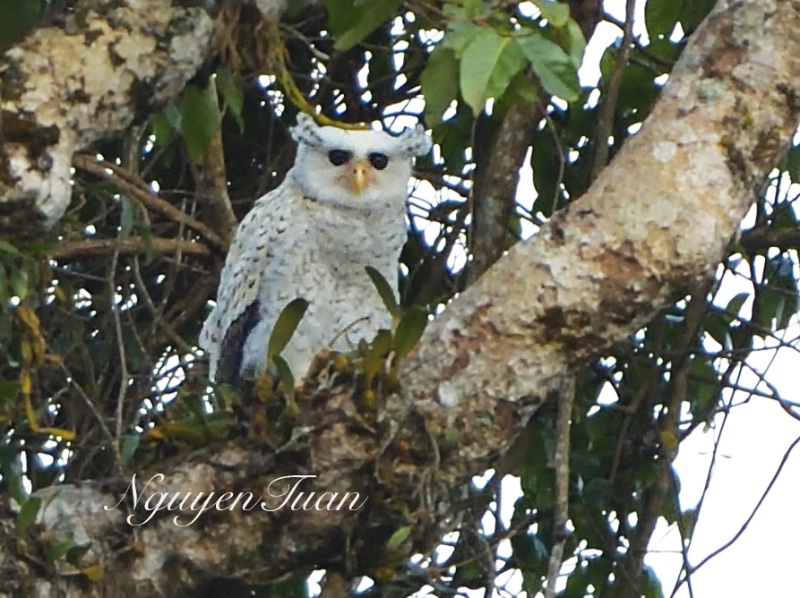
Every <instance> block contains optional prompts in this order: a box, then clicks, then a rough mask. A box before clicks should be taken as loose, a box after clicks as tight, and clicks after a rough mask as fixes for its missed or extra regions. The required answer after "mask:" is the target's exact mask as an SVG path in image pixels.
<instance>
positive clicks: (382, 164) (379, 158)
mask: <svg viewBox="0 0 800 598" xmlns="http://www.w3.org/2000/svg"><path fill="white" fill-rule="evenodd" d="M368 157H369V163H370V164H372V167H373V168H374V169H375V170H383V169H384V168H386V166H387V165H388V164H389V156H387V155H386V154H381V153H380V152H372V153H371V154H370V155H369V156H368Z"/></svg>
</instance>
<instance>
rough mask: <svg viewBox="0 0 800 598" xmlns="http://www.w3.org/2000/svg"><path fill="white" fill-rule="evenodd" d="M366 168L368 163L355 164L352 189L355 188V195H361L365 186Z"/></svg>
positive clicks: (361, 161) (359, 162)
mask: <svg viewBox="0 0 800 598" xmlns="http://www.w3.org/2000/svg"><path fill="white" fill-rule="evenodd" d="M368 168H369V162H367V161H366V160H360V161H358V162H356V164H355V166H354V168H353V187H355V190H356V193H358V194H361V192H362V191H363V190H364V189H365V188H366V186H367V175H368V171H367V169H368Z"/></svg>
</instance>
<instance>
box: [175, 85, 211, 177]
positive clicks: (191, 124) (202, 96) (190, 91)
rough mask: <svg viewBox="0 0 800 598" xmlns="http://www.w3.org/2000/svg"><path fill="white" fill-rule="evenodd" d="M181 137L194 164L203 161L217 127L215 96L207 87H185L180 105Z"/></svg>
mask: <svg viewBox="0 0 800 598" xmlns="http://www.w3.org/2000/svg"><path fill="white" fill-rule="evenodd" d="M180 111H181V135H183V140H184V142H185V143H186V149H187V150H188V151H189V156H190V157H191V159H192V161H193V162H194V163H195V164H199V163H200V162H202V161H203V156H204V155H205V153H206V149H208V145H209V144H210V143H211V140H212V139H213V138H214V134H215V133H216V132H217V127H219V108H218V107H217V97H216V94H212V93H211V90H210V88H209V86H206V87H205V88H202V89H201V88H200V87H198V86H197V85H187V86H186V89H184V90H183V98H182V99H181V105H180Z"/></svg>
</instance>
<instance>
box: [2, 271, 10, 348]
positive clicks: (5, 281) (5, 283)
mask: <svg viewBox="0 0 800 598" xmlns="http://www.w3.org/2000/svg"><path fill="white" fill-rule="evenodd" d="M7 304H8V277H7V276H6V267H5V266H4V265H3V264H2V263H0V314H2V313H3V311H4V309H5V307H6V305H7ZM0 344H2V342H0Z"/></svg>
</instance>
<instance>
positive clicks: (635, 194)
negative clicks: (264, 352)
mask: <svg viewBox="0 0 800 598" xmlns="http://www.w3.org/2000/svg"><path fill="white" fill-rule="evenodd" d="M201 20H202V19H201ZM101 22H105V21H101ZM192 22H194V23H197V22H198V21H192ZM798 28H800V0H760V1H756V0H752V1H741V0H721V1H720V2H719V4H718V6H717V8H716V9H715V11H714V12H713V13H712V14H711V16H710V17H709V18H708V19H707V21H706V22H705V23H704V24H703V25H702V26H701V27H700V28H699V29H698V30H697V32H696V33H695V34H694V36H693V37H692V39H691V41H690V43H689V45H688V47H687V48H686V50H685V52H684V53H683V55H682V57H681V59H680V61H679V63H678V65H677V66H676V67H675V70H674V71H673V74H672V77H671V78H670V81H669V82H668V84H667V85H666V87H665V88H664V91H663V94H662V97H661V99H660V101H659V102H658V104H657V106H656V107H655V109H654V110H653V113H652V114H651V115H650V117H649V118H648V119H647V121H646V122H645V124H644V126H643V127H642V129H641V131H640V132H639V133H638V134H637V135H636V136H635V137H634V138H633V139H631V140H630V141H629V142H628V143H627V144H626V145H625V147H624V148H623V149H622V151H621V152H620V153H619V154H618V156H617V157H616V158H615V159H614V161H613V162H612V163H611V164H610V165H609V166H608V167H607V168H606V169H605V170H604V171H603V172H602V173H601V174H600V176H599V178H598V179H597V181H596V182H595V184H594V185H593V186H592V188H591V189H590V190H589V192H588V193H587V194H586V195H585V196H584V197H583V198H581V199H580V200H578V201H576V202H575V203H573V204H571V205H570V206H569V207H568V208H566V209H564V210H562V211H561V212H558V213H557V214H555V215H554V217H553V218H552V220H551V221H550V222H549V223H548V224H547V225H545V226H544V227H543V228H542V230H541V231H540V233H539V234H538V235H537V236H536V237H535V238H534V239H532V240H531V241H530V242H526V243H521V244H519V245H517V246H515V247H514V248H513V249H512V250H511V251H510V252H509V254H508V255H506V256H504V257H503V258H501V259H500V260H499V261H498V262H497V263H496V264H495V266H494V267H492V268H490V269H489V270H488V271H487V272H486V273H485V274H484V276H482V277H481V278H480V280H478V281H477V282H476V284H475V285H473V286H472V287H470V288H469V289H468V290H467V291H465V292H464V293H463V294H462V295H461V296H459V297H458V298H457V299H456V300H455V301H453V303H452V305H450V306H449V307H448V309H447V310H446V311H445V312H444V313H443V314H442V315H441V316H440V317H439V318H437V320H436V321H434V322H433V323H432V324H431V325H430V326H429V329H428V330H427V331H426V333H425V335H424V337H423V340H422V342H421V343H420V345H419V347H418V348H417V349H416V350H415V352H413V353H412V354H411V356H409V358H407V360H406V361H405V362H404V363H403V364H402V367H401V370H400V374H401V375H400V383H401V389H400V391H399V392H398V393H397V394H396V395H394V396H392V397H390V398H389V400H388V401H387V402H386V404H385V406H382V408H381V410H380V413H379V416H378V421H377V422H376V423H375V424H374V426H370V425H366V426H365V425H363V423H361V424H359V423H356V422H355V420H354V418H353V417H352V414H353V413H354V410H355V406H354V403H358V402H359V400H358V399H356V398H353V395H354V394H355V392H354V390H353V388H352V386H351V385H349V384H348V381H347V380H348V379H347V377H346V376H345V377H344V378H342V379H341V381H340V382H338V383H337V385H335V386H334V387H330V384H329V380H328V382H326V381H325V379H324V377H323V378H315V379H312V380H311V381H309V382H308V383H307V384H306V387H305V388H304V389H303V390H301V391H300V392H299V395H298V404H299V405H300V408H301V412H300V416H298V417H299V419H298V421H297V422H296V423H295V427H294V430H295V432H294V437H293V440H292V441H291V443H290V444H289V445H286V446H284V447H282V448H281V449H280V450H278V451H274V450H273V451H267V450H263V449H260V448H259V447H258V446H257V445H256V446H254V445H253V443H250V444H248V443H242V442H240V441H235V442H234V441H231V442H228V443H217V444H212V445H211V446H209V447H206V448H204V449H202V450H201V451H198V452H196V453H193V454H192V455H190V456H188V457H185V456H184V457H183V458H181V459H180V460H179V461H177V462H174V463H163V464H161V465H160V469H159V472H160V473H163V474H164V475H165V479H164V480H163V482H161V483H160V484H158V485H157V486H158V488H159V489H160V490H162V491H170V492H174V491H183V492H187V491H191V492H194V493H197V492H209V491H214V492H217V493H218V495H219V493H222V492H225V491H231V492H234V493H236V492H239V491H251V492H253V493H254V494H258V495H260V496H267V495H268V492H267V488H268V487H269V483H270V482H271V481H273V480H275V479H276V478H278V477H280V476H284V475H301V474H309V475H318V477H317V478H316V479H314V480H309V483H308V484H307V485H306V486H303V490H304V491H311V490H317V491H322V490H327V491H331V492H333V491H338V492H348V491H349V492H359V493H362V496H367V497H368V500H367V502H366V504H365V506H364V507H363V508H361V509H359V510H357V512H351V511H349V510H346V509H345V510H332V511H325V510H323V511H316V510H309V511H303V510H300V511H296V510H292V509H290V508H288V507H287V508H284V509H281V510H279V511H276V512H271V513H270V512H264V511H262V510H261V509H254V510H253V511H250V512H244V511H242V510H241V509H235V510H234V511H232V512H229V511H222V512H208V513H206V514H204V515H203V516H202V517H203V519H202V521H201V522H197V523H194V524H192V525H189V526H186V527H180V526H178V525H176V524H175V522H174V521H173V517H174V516H175V515H181V517H182V519H181V520H180V521H183V522H184V523H185V522H186V521H187V520H190V519H191V518H192V517H193V516H194V515H195V513H193V512H182V513H178V512H174V511H173V512H169V513H160V514H158V515H157V516H156V517H154V518H153V519H152V520H151V521H150V522H148V523H147V524H146V525H144V526H141V527H133V526H131V525H129V524H128V523H127V522H126V520H125V517H126V516H127V515H128V513H129V512H130V511H126V510H125V506H126V505H127V506H128V507H130V505H131V504H132V501H131V496H130V493H129V494H128V495H127V498H126V499H125V500H124V501H123V502H122V504H121V505H120V506H119V507H118V508H116V509H113V510H110V511H105V510H103V506H113V505H115V504H117V503H118V502H119V500H120V496H121V495H122V493H123V491H124V488H125V487H126V486H127V484H128V482H129V480H124V481H123V482H122V484H118V485H117V486H116V487H114V488H112V487H109V486H101V485H91V484H87V485H83V486H80V487H71V486H65V487H54V488H48V489H47V490H46V491H42V492H41V495H42V496H43V497H45V498H46V500H44V501H43V503H42V507H41V509H40V511H39V513H38V516H37V523H36V524H35V525H34V526H32V527H31V528H29V530H28V531H27V533H26V534H25V537H24V538H23V539H22V541H20V540H19V539H18V538H17V537H16V533H15V529H14V524H13V522H12V521H11V520H10V519H9V518H8V517H6V518H5V520H2V519H0V571H2V575H0V595H3V594H5V595H14V596H43V595H52V594H53V593H54V592H55V589H56V587H57V589H58V591H59V595H62V596H100V595H125V593H127V594H128V595H151V594H154V593H155V594H162V595H183V594H186V593H187V592H188V591H189V589H190V588H192V587H194V586H196V585H197V584H199V583H200V582H201V581H202V580H203V579H207V578H213V577H221V576H248V577H249V578H252V577H257V578H259V579H274V578H276V577H279V576H280V575H281V574H283V573H286V572H288V571H296V572H304V571H307V570H308V569H309V568H312V567H325V568H332V569H338V570H341V571H343V572H344V573H345V574H346V575H347V576H350V575H353V574H357V573H364V572H367V573H369V572H370V571H371V570H372V568H374V567H377V566H385V564H386V561H387V560H390V561H391V560H394V561H397V562H401V561H402V560H403V558H404V557H405V556H406V555H407V554H409V553H411V552H413V551H415V550H424V549H426V548H429V547H430V546H431V545H432V544H433V543H435V542H436V540H437V538H438V537H439V533H440V532H441V530H442V528H443V527H445V526H446V525H447V523H446V521H447V519H448V516H450V515H451V514H452V511H453V509H454V508H455V507H454V504H455V502H456V499H457V497H454V496H453V495H452V492H453V489H454V488H458V487H460V484H462V483H463V482H464V481H465V480H467V479H468V478H469V477H470V476H471V475H474V474H476V473H478V472H481V471H483V470H484V469H485V468H487V467H489V466H491V464H492V463H493V460H494V459H495V458H496V456H497V455H499V454H501V453H502V452H503V451H504V450H505V449H506V448H507V447H508V445H509V443H510V441H511V440H512V439H513V437H514V435H515V433H516V432H518V431H519V430H520V429H521V427H522V426H523V425H524V424H525V423H526V421H527V420H528V419H529V418H530V417H531V416H532V415H533V414H534V413H535V411H536V409H537V407H538V406H539V405H540V404H541V403H542V402H543V401H544V400H545V399H546V398H547V396H548V394H549V392H550V391H551V390H555V389H557V388H558V387H559V385H560V381H561V380H562V379H563V377H564V376H565V375H567V374H568V373H569V372H570V370H571V368H574V367H577V366H579V365H580V364H582V363H585V362H586V360H588V359H590V358H592V357H596V356H598V355H599V354H600V353H601V352H603V351H605V350H608V349H609V347H611V346H612V345H613V344H614V343H616V342H618V341H621V340H623V339H624V338H626V337H627V336H628V335H630V334H632V333H634V332H635V331H636V330H637V329H639V328H640V327H641V326H642V325H644V324H645V323H646V322H647V321H648V320H649V319H650V318H651V317H652V316H653V315H654V314H656V313H657V312H658V311H659V310H660V309H662V308H664V307H666V306H668V305H669V304H670V303H671V302H674V301H675V300H676V299H678V298H680V297H681V296H683V294H685V293H686V292H687V289H689V288H691V287H692V286H693V285H694V284H697V282H698V281H702V280H703V279H704V278H705V277H707V276H709V275H711V274H712V273H713V271H714V268H715V267H716V265H717V264H718V263H719V262H720V260H721V259H722V258H723V257H724V255H725V251H726V249H727V248H728V247H729V243H730V240H731V238H732V237H733V236H735V235H736V234H737V231H738V227H739V223H740V221H741V219H742V217H743V216H744V214H745V212H746V211H747V209H748V207H749V206H750V204H751V203H752V201H753V199H754V197H755V196H756V191H757V190H758V189H759V188H760V186H761V185H762V184H763V181H764V179H765V176H766V175H767V173H768V172H769V171H770V169H771V168H772V167H773V165H774V164H775V163H776V161H777V160H778V158H779V157H780V156H781V154H782V152H783V151H784V150H785V148H786V146H787V144H788V142H789V140H790V139H791V136H792V133H793V132H794V130H795V128H796V126H797V124H798V121H800V99H798V98H800V61H798V60H797V56H798V55H800V37H798V36H797V35H796V31H797V30H798ZM100 29H101V30H102V31H103V32H105V31H106V29H105V28H104V26H101V27H100ZM191 31H194V32H195V34H196V35H199V36H200V37H204V35H205V34H204V31H205V28H204V27H201V26H196V27H194V28H192V29H191ZM81 39H83V38H81ZM195 41H196V40H195ZM185 43H186V44H188V45H189V46H191V47H194V45H195V44H193V43H190V41H186V40H185ZM170 47H172V46H170ZM36 56H37V55H32V58H31V60H32V61H33V63H34V64H38V62H37V60H38V58H36ZM163 56H171V55H170V54H169V53H165V54H163ZM6 60H8V55H7V57H6ZM104 60H105V59H104ZM17 68H22V67H21V66H18V67H17ZM32 68H33V67H31V68H28V67H26V69H27V70H25V71H24V72H32V71H31V69H32ZM34 70H35V69H34ZM6 72H8V71H6ZM114 72H116V74H117V75H122V74H123V73H122V71H114ZM125 76H126V77H128V76H129V75H125ZM126 80H127V79H126ZM178 80H179V78H169V81H170V82H172V83H176V82H177V81H178ZM176 84H177V83H176ZM123 87H124V86H123ZM59 89H60V87H55V88H54V93H59V92H58V90H59ZM22 97H25V96H24V94H23V96H22ZM4 101H5V100H4ZM37 118H38V115H37ZM46 126H51V125H49V124H48V125H46ZM108 130H110V129H106V131H108ZM94 131H95V134H99V131H98V129H97V128H95V129H94ZM79 137H80V136H79ZM60 143H61V142H60V141H59V142H58V143H56V144H55V145H56V146H59V144H60ZM47 147H50V146H47ZM37 172H39V174H37V175H36V176H40V177H42V176H44V173H42V172H41V171H37ZM16 185H17V184H16V183H15V187H14V188H15V189H16V188H17V187H16ZM20 185H22V183H20ZM25 188H27V187H24V185H23V187H20V189H23V190H24V189H25ZM31 192H32V193H33V191H31ZM52 213H55V212H52ZM152 473H154V472H150V473H148V474H144V473H142V474H140V475H139V477H140V480H147V479H148V478H149V477H150V475H152ZM274 488H275V487H274V486H273V489H274ZM152 489H153V486H151V487H150V491H152ZM146 495H147V496H149V494H146ZM142 500H144V498H142ZM408 513H411V515H410V517H409V516H408ZM134 515H135V516H136V517H137V519H138V521H141V519H142V518H144V517H146V516H147V515H148V513H147V512H146V511H143V510H142V509H141V507H140V509H139V511H137V512H135V513H134ZM406 517H409V518H406ZM134 522H135V521H134ZM403 526H411V533H410V536H409V539H408V540H407V541H406V542H403V543H401V546H400V548H402V549H403V551H404V552H403V551H401V552H402V554H399V555H398V554H397V551H398V547H394V552H393V554H389V553H390V552H391V551H388V550H387V551H383V550H382V548H381V547H383V546H385V545H386V541H387V540H388V538H389V537H390V536H391V534H392V532H394V531H395V530H396V529H398V528H400V527H403ZM64 538H70V539H73V540H74V541H75V542H76V543H79V544H85V543H86V542H87V541H88V540H91V541H92V545H91V547H90V548H89V550H88V552H87V554H86V555H84V558H83V559H82V560H81V563H80V567H81V568H79V569H77V570H76V569H70V568H69V567H67V566H66V565H62V564H61V561H57V562H56V563H55V564H49V563H48V562H46V560H45V559H43V558H42V557H41V553H42V550H43V548H42V546H43V545H44V544H45V543H50V544H52V543H53V542H54V541H57V540H59V539H64ZM343 547H345V548H344V549H343ZM346 555H355V561H351V560H348V559H346V558H345V556H346ZM91 566H98V567H100V568H101V569H102V571H103V572H104V577H103V578H102V579H101V580H99V581H94V582H89V581H87V575H86V571H87V569H86V568H87V567H91ZM81 571H83V572H84V573H83V574H81ZM88 571H94V570H92V569H88ZM54 573H57V574H54Z"/></svg>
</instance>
